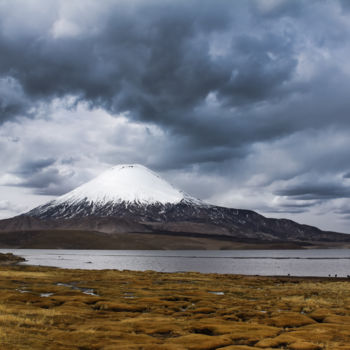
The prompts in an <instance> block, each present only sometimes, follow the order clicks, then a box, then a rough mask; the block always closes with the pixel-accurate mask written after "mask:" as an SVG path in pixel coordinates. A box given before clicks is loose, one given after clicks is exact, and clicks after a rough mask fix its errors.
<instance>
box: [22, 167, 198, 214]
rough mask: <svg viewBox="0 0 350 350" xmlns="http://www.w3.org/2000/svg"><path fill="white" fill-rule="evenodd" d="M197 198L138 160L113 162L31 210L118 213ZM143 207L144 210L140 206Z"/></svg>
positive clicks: (186, 201)
mask: <svg viewBox="0 0 350 350" xmlns="http://www.w3.org/2000/svg"><path fill="white" fill-rule="evenodd" d="M178 204H187V205H202V204H204V203H202V202H201V201H199V200H198V199H196V198H193V197H191V196H190V195H188V194H186V193H184V192H182V191H180V190H178V189H176V188H175V187H173V186H172V185H170V184H169V183H167V182H166V181H165V180H163V179H162V178H161V177H159V176H158V175H157V174H155V173H154V172H153V171H151V170H149V169H147V168H146V167H144V166H142V165H139V164H130V165H129V164H125V165H117V166H115V167H113V168H111V169H109V170H107V171H106V172H104V173H103V174H101V175H100V176H98V177H96V178H95V179H93V180H91V181H89V182H87V183H85V184H83V185H81V186H79V187H78V188H76V189H75V190H73V191H71V192H68V193H67V194H65V195H63V196H61V197H59V198H57V199H55V200H53V201H51V202H49V203H47V204H44V205H42V206H40V207H37V208H35V209H33V210H31V211H30V212H29V213H28V215H30V216H34V217H37V218H40V219H68V218H74V217H87V216H91V215H94V216H100V217H107V216H113V217H118V216H119V215H121V214H122V212H124V211H129V212H130V213H134V212H135V211H140V209H141V208H149V209H152V208H153V209H154V208H159V209H162V208H164V207H168V206H173V205H178ZM143 211H144V210H143Z"/></svg>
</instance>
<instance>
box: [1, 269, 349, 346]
mask: <svg viewBox="0 0 350 350" xmlns="http://www.w3.org/2000/svg"><path fill="white" fill-rule="evenodd" d="M0 286H1V288H0V348H1V349H16V350H19V349H36V350H37V349H55V350H56V349H65V350H66V349H76V350H87V349H90V350H102V349H104V350H111V349H128V350H134V349H135V350H136V349H145V350H157V349H158V350H160V349H170V350H171V349H179V350H184V349H192V350H200V349H202V350H205V349H208V350H209V349H220V350H234V349H235V350H249V349H292V350H307V349H310V350H312V349H328V350H336V349H343V350H345V349H350V345H349V344H350V281H348V280H345V279H327V278H287V277H283V278H282V277H249V276H236V275H219V274H200V273H171V274H169V273H157V272H151V271H150V272H133V271H114V270H104V271H89V270H63V269H57V268H44V267H31V266H1V267H0Z"/></svg>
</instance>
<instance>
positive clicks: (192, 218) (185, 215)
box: [0, 164, 350, 249]
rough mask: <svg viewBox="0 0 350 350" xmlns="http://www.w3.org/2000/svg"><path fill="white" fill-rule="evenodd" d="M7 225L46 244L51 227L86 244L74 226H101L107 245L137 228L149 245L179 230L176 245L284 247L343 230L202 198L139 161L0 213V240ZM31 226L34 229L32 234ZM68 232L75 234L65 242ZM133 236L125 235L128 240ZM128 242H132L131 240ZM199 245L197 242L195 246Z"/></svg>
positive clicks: (171, 239)
mask: <svg viewBox="0 0 350 350" xmlns="http://www.w3.org/2000/svg"><path fill="white" fill-rule="evenodd" d="M10 232H12V233H13V235H15V236H16V235H17V237H19V238H18V239H17V240H16V239H15V240H12V242H16V244H17V246H19V247H20V246H26V245H28V244H29V243H28V242H29V241H30V237H33V234H34V232H36V233H35V237H37V238H36V239H37V240H38V239H39V238H38V237H41V238H40V239H41V240H44V241H45V242H46V243H45V244H46V245H47V246H49V245H50V244H49V243H48V241H49V240H48V239H47V237H48V235H51V236H52V237H55V242H56V241H57V240H59V239H58V238H57V237H61V238H62V242H61V244H63V245H64V242H63V241H67V242H69V247H75V248H76V249H78V248H79V247H86V244H85V245H84V244H83V242H81V237H83V234H82V232H87V233H88V232H89V237H90V238H89V239H90V241H91V242H93V239H94V238H93V237H95V239H96V242H98V241H99V242H100V244H102V243H101V234H102V235H107V236H104V239H103V242H107V241H108V239H110V240H111V244H112V245H113V247H114V246H115V245H117V243H116V242H117V241H118V240H119V241H121V240H122V242H123V246H127V247H128V249H132V247H133V246H132V244H131V243H130V244H131V245H130V246H128V244H126V243H125V242H127V241H128V240H129V239H130V240H132V239H134V238H135V237H136V236H135V234H136V235H139V236H138V238H137V240H136V241H137V242H141V241H143V242H144V246H145V247H150V246H152V247H154V248H155V249H158V248H159V249H174V248H173V247H175V246H177V247H179V245H178V244H177V243H176V242H178V241H179V240H180V237H182V238H181V242H182V243H181V244H182V247H183V248H182V249H185V248H186V244H185V243H184V242H185V241H186V238H188V239H189V238H190V237H191V246H192V247H193V244H194V243H193V242H194V241H195V240H196V239H197V240H198V242H199V241H201V242H202V241H203V239H204V240H208V239H210V240H212V241H221V242H224V241H225V242H229V243H230V244H226V243H225V244H224V245H222V247H223V249H228V248H227V247H231V248H232V246H234V245H233V243H235V242H236V243H242V242H244V243H246V244H255V245H256V244H258V245H259V244H261V245H266V244H268V245H271V244H272V245H276V244H287V246H290V247H292V246H293V247H294V246H299V247H309V246H312V245H315V244H316V243H317V244H319V243H320V244H323V245H324V244H333V243H337V244H338V243H339V242H343V243H344V244H348V243H350V235H346V234H342V233H336V232H329V231H322V230H320V229H318V228H317V227H313V226H309V225H302V224H299V223H296V222H294V221H292V220H288V219H273V218H266V217H264V216H263V215H260V214H258V213H256V212H254V211H251V210H244V209H234V208H226V207H220V206H215V205H210V204H207V203H205V202H203V201H201V200H199V199H196V198H194V197H192V196H190V195H189V194H187V193H185V192H183V191H180V190H178V189H176V188H175V187H174V186H172V185H170V184H168V183H167V182H166V181H165V180H163V179H162V178H161V177H160V176H158V175H157V174H155V173H154V172H152V171H151V170H149V169H147V168H146V167H144V166H142V165H131V164H127V165H119V166H116V167H113V168H111V169H109V170H107V171H106V172H105V173H103V174H101V175H100V176H98V177H97V178H95V179H92V180H91V181H89V182H87V183H85V184H83V185H81V186H79V187H77V188H76V189H74V190H73V191H71V192H69V193H67V194H65V195H63V196H60V197H58V198H57V199H55V200H53V201H51V202H49V203H46V204H44V205H41V206H39V207H37V208H34V209H32V210H31V211H29V212H28V213H25V214H23V215H20V216H17V217H14V218H11V219H7V220H0V246H1V245H2V244H4V243H2V242H5V244H6V241H11V239H13V237H10V235H8V233H10ZM37 232H40V234H39V236H38V234H37ZM45 232H46V236H45ZM58 232H60V234H58ZM64 232H69V234H65V233H64ZM131 234H133V235H134V236H133V237H134V238H132V237H131V236H130V235H131ZM60 235H61V236H60ZM74 235H76V237H77V238H76V239H77V241H76V242H75V243H72V241H73V242H74V239H73V238H72V237H73V236H74ZM87 235H88V234H87ZM142 235H143V236H142ZM146 235H148V236H149V235H153V236H152V237H157V239H158V238H159V237H163V238H162V239H163V241H166V244H165V245H164V244H163V245H159V246H157V239H156V241H155V242H152V243H151V244H150V242H148V241H146ZM43 237H46V238H45V239H44V238H43ZM78 237H79V238H78ZM121 237H124V238H121ZM117 238H118V239H117ZM2 239H3V241H2ZM32 239H34V238H32ZM40 239H39V241H40ZM28 240H29V241H28ZM79 240H80V241H79ZM119 241H118V242H119ZM136 241H135V240H133V241H132V242H134V243H133V244H136V243H135V242H136ZM39 243H40V242H39ZM39 243H38V244H39ZM172 243H173V245H172ZM13 244H14V243H13ZM103 244H105V243H103ZM103 244H102V245H103ZM208 244H209V243H208ZM39 245H40V244H39ZM90 246H93V244H92V243H91V244H90ZM135 246H137V247H139V245H138V244H136V245H135ZM141 246H142V245H141ZM202 246H203V244H202V243H201V245H199V247H202ZM215 246H216V245H215ZM50 247H51V246H50ZM99 247H100V246H99ZM106 247H108V244H107V246H106ZM157 247H158V248H157ZM164 247H166V248H164ZM99 249H101V248H99ZM107 249H108V248H107Z"/></svg>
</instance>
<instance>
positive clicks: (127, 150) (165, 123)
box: [0, 0, 350, 230]
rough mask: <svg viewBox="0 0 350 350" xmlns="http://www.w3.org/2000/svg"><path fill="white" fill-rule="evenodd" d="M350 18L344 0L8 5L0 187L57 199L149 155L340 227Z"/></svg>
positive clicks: (221, 199)
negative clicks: (114, 167)
mask: <svg viewBox="0 0 350 350" xmlns="http://www.w3.org/2000/svg"><path fill="white" fill-rule="evenodd" d="M349 23H350V11H349V6H348V5H347V1H332V2H331V1H318V0H314V1H306V0H304V1H303V0H296V1H288V0H256V1H255V0H251V1H246V0H242V1H234V2H232V1H228V0H217V1H215V2H214V1H209V0H208V1H207V0H189V1H181V0H180V1H176V2H174V1H170V0H165V1H164V0H163V1H160V0H150V1H142V0H132V1H126V0H120V1H112V0H106V1H104V2H103V4H98V3H97V2H96V1H90V0H85V1H74V2H67V1H55V2H48V1H40V0H36V1H35V0H30V1H22V0H13V1H2V2H1V3H0V52H1V54H0V146H1V151H2V155H0V160H1V161H2V164H3V167H2V174H1V176H0V185H2V186H4V187H7V188H9V186H10V187H11V188H26V189H28V190H31V191H32V193H36V194H41V195H57V194H61V193H64V192H65V191H67V190H69V189H71V188H73V187H74V186H76V185H78V184H80V183H81V182H83V181H85V180H87V179H89V178H90V177H91V176H93V175H96V174H97V173H98V172H99V171H101V170H103V169H104V168H106V167H108V166H111V165H114V164H116V163H120V162H139V163H143V164H145V165H146V166H150V167H152V168H153V169H154V170H156V171H160V172H162V174H163V175H164V176H165V177H166V178H167V179H169V180H171V181H172V182H173V183H175V184H176V185H178V186H180V187H182V188H184V189H185V190H187V191H188V192H191V193H192V194H194V195H196V196H198V197H201V198H204V199H207V200H208V201H211V202H215V203H216V204H221V205H228V206H235V207H247V208H250V209H255V210H258V211H260V212H262V213H276V214H278V213H283V214H290V215H292V216H291V217H292V218H295V219H298V220H304V221H305V220H306V221H308V222H310V223H314V224H316V223H317V220H318V219H317V217H318V215H320V213H322V215H324V213H328V214H327V215H331V216H332V215H333V216H332V218H333V221H334V227H340V229H343V230H344V222H343V221H342V223H341V224H339V225H340V226H337V225H338V224H337V223H336V220H338V219H337V218H338V216H339V217H340V218H341V219H342V218H343V216H342V215H343V214H342V213H343V212H342V211H341V210H340V209H339V208H340V207H342V208H343V207H344V205H346V203H345V204H344V201H348V198H349V193H350V190H349V188H350V180H349V178H350V177H349V173H350V162H349V157H348V149H349V147H350V140H349V138H348V134H349V129H350V125H349V124H350V118H349V111H350V99H349V98H348V91H350V79H349V78H350V65H349V63H348V57H349V55H350V41H349V39H348V38H349V37H350V24H349ZM6 193H7V192H6ZM294 214H295V215H297V214H298V215H299V214H300V216H293V215H294ZM344 215H345V214H344ZM315 218H316V219H315ZM321 224H322V223H321Z"/></svg>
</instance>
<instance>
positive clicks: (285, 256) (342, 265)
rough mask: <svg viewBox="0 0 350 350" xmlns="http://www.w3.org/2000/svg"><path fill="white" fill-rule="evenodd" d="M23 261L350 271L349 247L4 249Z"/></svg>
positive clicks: (166, 268)
mask: <svg viewBox="0 0 350 350" xmlns="http://www.w3.org/2000/svg"><path fill="white" fill-rule="evenodd" d="M0 252H2V253H6V252H11V253H14V254H17V255H20V256H23V257H24V258H26V259H27V262H26V263H24V264H29V265H42V266H55V267H61V268H77V269H118V270H138V271H145V270H154V271H159V272H177V271H197V272H205V273H232V274H245V275H265V276H270V275H281V276H285V275H288V274H290V275H291V276H328V275H332V276H334V275H335V274H337V275H338V277H346V276H347V275H350V250H349V249H319V250H233V251H227V250H206V251H198V250H195V251H193V250H192V251H191V250H186V251H184V250H172V251H169V250H165V251H164V250H147V251H146V250H55V249H0Z"/></svg>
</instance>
